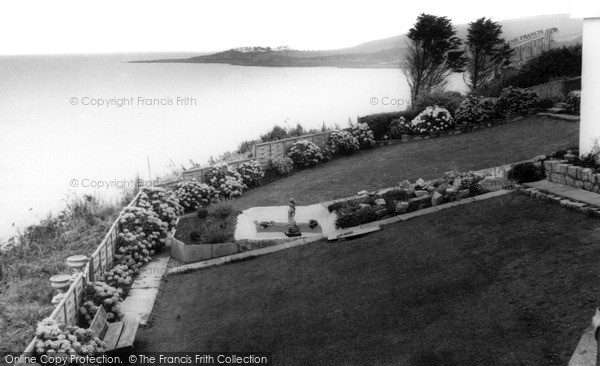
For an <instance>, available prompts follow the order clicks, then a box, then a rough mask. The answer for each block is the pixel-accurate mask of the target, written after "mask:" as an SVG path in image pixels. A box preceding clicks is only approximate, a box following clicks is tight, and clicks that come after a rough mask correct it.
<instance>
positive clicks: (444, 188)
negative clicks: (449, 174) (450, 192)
mask: <svg viewBox="0 0 600 366" xmlns="http://www.w3.org/2000/svg"><path fill="white" fill-rule="evenodd" d="M447 189H448V186H447V185H446V184H445V183H442V184H440V186H439V187H437V188H436V189H435V190H436V192H440V193H441V194H444V193H446V190H447Z"/></svg>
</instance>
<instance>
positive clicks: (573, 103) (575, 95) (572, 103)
mask: <svg viewBox="0 0 600 366" xmlns="http://www.w3.org/2000/svg"><path fill="white" fill-rule="evenodd" d="M567 104H568V105H569V108H568V109H567V112H569V113H570V114H579V113H580V110H581V90H574V91H572V92H570V93H569V95H567Z"/></svg>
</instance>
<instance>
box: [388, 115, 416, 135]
mask: <svg viewBox="0 0 600 366" xmlns="http://www.w3.org/2000/svg"><path fill="white" fill-rule="evenodd" d="M414 133H415V130H414V128H413V125H412V124H410V122H407V121H406V119H404V117H400V118H398V119H395V120H393V121H392V122H391V123H390V128H389V130H388V132H387V134H386V136H384V137H387V138H389V139H393V140H398V139H401V138H402V136H404V135H413V134H414Z"/></svg>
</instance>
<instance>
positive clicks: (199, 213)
mask: <svg viewBox="0 0 600 366" xmlns="http://www.w3.org/2000/svg"><path fill="white" fill-rule="evenodd" d="M206 216H208V210H207V209H206V208H204V207H200V208H199V209H198V210H197V211H196V217H197V218H199V219H200V220H204V219H205V218H206Z"/></svg>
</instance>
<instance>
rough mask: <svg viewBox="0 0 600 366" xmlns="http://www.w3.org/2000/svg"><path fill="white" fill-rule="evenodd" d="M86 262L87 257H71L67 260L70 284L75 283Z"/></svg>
mask: <svg viewBox="0 0 600 366" xmlns="http://www.w3.org/2000/svg"><path fill="white" fill-rule="evenodd" d="M87 262H88V257H86V256H85V255H72V256H70V257H68V258H67V266H69V268H71V273H72V275H71V283H73V281H75V279H76V278H77V276H78V275H79V273H80V272H82V271H83V268H84V267H85V265H86V264H87Z"/></svg>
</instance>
